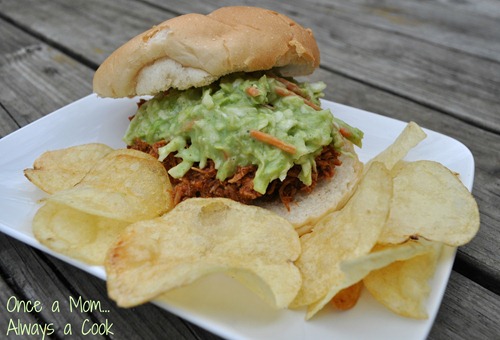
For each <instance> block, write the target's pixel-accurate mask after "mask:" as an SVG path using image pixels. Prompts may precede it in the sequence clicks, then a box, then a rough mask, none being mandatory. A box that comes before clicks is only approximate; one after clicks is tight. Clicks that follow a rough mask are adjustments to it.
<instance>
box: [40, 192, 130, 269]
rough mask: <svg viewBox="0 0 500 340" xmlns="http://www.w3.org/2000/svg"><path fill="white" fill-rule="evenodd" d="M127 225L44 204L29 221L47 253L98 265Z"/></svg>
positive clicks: (63, 207) (51, 203) (60, 206)
mask: <svg viewBox="0 0 500 340" xmlns="http://www.w3.org/2000/svg"><path fill="white" fill-rule="evenodd" d="M127 225H129V223H128V222H124V221H119V220H113V219H109V218H105V217H102V216H96V215H91V214H86V213H84V212H82V211H80V210H76V209H73V208H71V207H68V206H66V205H64V204H59V203H56V202H52V201H48V202H47V203H46V204H45V205H44V206H42V207H41V208H40V209H39V210H38V212H37V214H36V215H35V218H34V219H33V233H34V235H35V237H36V239H37V240H39V241H40V242H41V243H42V244H44V245H45V246H47V247H49V248H50V249H52V250H54V251H56V252H58V253H61V254H64V255H67V256H70V257H71V258H74V259H77V260H80V261H84V262H86V263H89V264H95V265H98V264H102V263H103V262H104V257H105V255H106V252H107V251H108V248H109V245H110V244H111V243H112V242H113V241H114V240H115V239H116V237H117V235H118V234H119V233H120V232H121V231H122V230H123V229H124V228H125V227H126V226H127Z"/></svg>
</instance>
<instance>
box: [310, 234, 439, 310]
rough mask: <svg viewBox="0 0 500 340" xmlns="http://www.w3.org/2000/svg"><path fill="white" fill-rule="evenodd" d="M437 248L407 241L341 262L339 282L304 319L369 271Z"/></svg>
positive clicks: (431, 244)
mask: <svg viewBox="0 0 500 340" xmlns="http://www.w3.org/2000/svg"><path fill="white" fill-rule="evenodd" d="M439 246H440V244H439V243H436V242H431V241H426V240H419V241H417V240H408V241H406V242H404V243H402V244H398V245H393V246H392V247H389V246H387V247H382V246H379V245H376V246H374V248H373V249H372V250H371V252H370V253H369V254H366V255H364V256H360V257H357V258H354V259H348V260H345V261H343V262H341V263H340V271H341V272H342V275H341V276H340V280H339V281H338V282H336V284H335V285H333V286H332V288H331V289H330V291H329V292H328V293H327V294H325V296H323V297H322V298H321V299H320V300H318V301H316V302H315V303H313V304H311V305H309V306H308V309H307V315H306V318H307V319H309V318H311V317H313V316H314V315H315V314H316V313H317V312H318V311H320V310H321V309H322V308H323V307H324V306H325V305H326V304H327V303H328V302H329V301H330V300H331V299H332V298H333V297H334V296H335V295H336V294H338V293H339V292H340V291H341V290H342V289H344V288H346V287H349V286H351V285H353V284H354V283H356V282H359V281H361V280H363V278H365V277H366V276H367V275H368V274H369V273H370V272H371V271H373V270H376V269H380V268H383V267H386V266H388V265H390V264H391V263H393V262H395V261H403V260H407V259H411V258H413V257H415V256H418V255H421V254H424V253H427V252H429V251H431V250H432V249H434V248H436V247H439Z"/></svg>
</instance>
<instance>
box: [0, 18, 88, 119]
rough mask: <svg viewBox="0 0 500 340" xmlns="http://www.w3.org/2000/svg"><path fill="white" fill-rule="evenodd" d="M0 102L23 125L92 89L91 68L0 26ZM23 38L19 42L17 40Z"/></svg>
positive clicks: (7, 26)
mask: <svg viewBox="0 0 500 340" xmlns="http://www.w3.org/2000/svg"><path fill="white" fill-rule="evenodd" d="M0 34H1V35H2V36H3V37H4V39H1V40H0V44H1V45H0V51H2V53H1V54H0V82H2V86H1V88H0V103H1V104H2V105H1V106H2V109H3V110H4V111H6V112H10V113H11V115H15V118H14V120H15V122H16V124H17V125H19V126H24V125H26V124H28V123H30V122H32V121H34V120H36V119H38V118H40V117H43V116H44V115H46V114H47V113H49V112H52V111H54V110H56V109H58V108H60V107H61V106H64V105H66V104H68V103H70V102H72V101H75V100H76V99H79V98H81V97H83V96H85V95H88V94H90V93H91V92H92V86H91V80H92V76H93V70H92V69H89V68H88V67H85V66H84V65H82V64H80V63H78V62H76V61H75V60H73V59H72V58H70V57H68V56H66V55H65V54H63V53H61V52H59V51H57V50H55V49H53V48H51V47H49V46H47V45H46V44H43V43H41V42H40V41H39V40H36V39H34V38H33V37H32V36H30V35H28V34H26V33H24V32H22V31H20V30H18V29H16V28H14V26H12V25H10V24H9V23H2V25H0ZM20 41H22V44H20V43H19V42H20Z"/></svg>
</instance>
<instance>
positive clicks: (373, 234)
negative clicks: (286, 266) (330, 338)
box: [293, 162, 392, 317]
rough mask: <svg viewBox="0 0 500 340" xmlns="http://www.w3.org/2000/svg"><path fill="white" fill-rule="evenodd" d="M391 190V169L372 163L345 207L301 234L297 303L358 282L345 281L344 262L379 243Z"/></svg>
mask: <svg viewBox="0 0 500 340" xmlns="http://www.w3.org/2000/svg"><path fill="white" fill-rule="evenodd" d="M391 194H392V180H391V177H390V175H389V172H388V171H387V169H386V168H385V166H384V165H383V164H382V163H377V162H376V163H372V165H371V166H370V168H369V169H368V171H367V172H366V174H365V176H364V178H363V179H362V180H361V182H360V184H359V187H358V189H357V190H356V192H355V193H354V195H353V196H352V197H351V199H350V200H349V202H348V203H347V204H346V205H345V206H344V208H342V209H341V210H339V211H337V212H334V213H331V214H329V215H326V216H325V217H324V218H322V219H321V220H320V221H319V222H318V223H317V224H316V225H315V226H314V228H313V229H312V232H311V233H309V234H305V235H303V236H302V237H301V238H300V240H301V244H302V253H301V255H300V257H299V259H298V260H297V262H296V265H297V267H299V269H300V271H301V273H302V277H303V284H302V288H301V290H300V291H299V294H298V295H297V297H296V299H295V300H294V302H293V307H300V306H304V305H310V304H312V303H314V302H316V301H318V300H320V299H322V298H323V297H324V296H325V295H326V294H328V293H329V292H332V291H333V290H334V287H335V289H337V292H338V291H340V290H341V289H343V288H346V287H348V286H350V285H351V284H354V283H355V282H357V281H354V282H351V283H350V284H346V283H345V282H344V273H343V271H342V270H341V268H340V263H341V262H342V261H346V260H349V259H355V258H358V257H362V256H364V255H366V254H368V253H369V252H370V250H371V249H372V248H373V246H374V245H375V244H376V243H377V240H378V237H379V235H380V232H381V230H382V228H383V227H384V223H385V220H386V218H387V214H388V211H389V203H390V198H391ZM358 281H359V280H358ZM333 295H335V294H333ZM333 295H332V297H333ZM330 299H331V297H330ZM330 299H329V300H330ZM326 302H328V301H326ZM321 307H322V306H321ZM311 316H312V315H308V317H311Z"/></svg>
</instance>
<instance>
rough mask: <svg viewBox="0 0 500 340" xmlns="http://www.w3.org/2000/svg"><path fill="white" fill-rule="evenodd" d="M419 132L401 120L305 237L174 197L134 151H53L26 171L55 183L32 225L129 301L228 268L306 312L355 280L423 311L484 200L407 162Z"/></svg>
mask: <svg viewBox="0 0 500 340" xmlns="http://www.w3.org/2000/svg"><path fill="white" fill-rule="evenodd" d="M424 138H425V133H424V132H423V131H422V129H420V127H419V126H418V125H417V124H415V123H409V124H408V125H407V126H406V128H405V129H404V131H403V132H402V133H401V135H400V136H399V137H398V138H397V139H396V141H395V142H394V143H393V144H392V145H391V146H390V147H389V148H387V149H386V150H385V151H384V152H382V153H380V154H379V155H378V156H376V157H375V158H373V159H372V160H370V162H368V163H367V164H366V165H365V171H364V174H363V177H362V179H361V180H360V182H359V185H358V187H357V189H356V191H355V192H354V193H353V195H352V197H351V198H350V200H349V201H348V202H347V204H346V205H345V206H344V207H343V208H342V209H340V210H338V211H335V212H332V213H330V214H328V215H326V216H324V217H323V218H322V219H321V220H319V221H318V222H317V223H316V224H315V225H313V226H312V229H311V232H310V233H307V234H305V235H302V236H300V237H299V234H298V233H297V232H296V231H295V230H294V228H293V226H292V225H291V224H290V223H289V222H288V221H286V220H284V219H283V218H281V217H279V216H277V215H275V214H274V213H272V212H270V211H268V210H265V209H263V208H259V207H254V206H247V205H243V204H240V203H236V202H234V201H231V200H229V199H223V198H219V199H214V198H209V199H198V198H193V199H189V200H186V201H184V202H182V203H180V204H178V205H177V206H176V207H173V203H172V194H171V191H172V188H171V185H170V182H169V180H168V176H167V173H166V172H165V170H164V168H163V166H162V165H161V163H159V162H158V161H157V160H155V159H154V158H152V157H151V156H149V155H146V154H143V153H140V152H138V151H134V150H111V149H110V148H109V147H107V146H105V145H102V144H87V145H82V146H77V147H72V148H68V149H64V150H58V151H52V152H47V153H45V154H43V155H41V156H40V158H39V159H37V160H36V161H35V163H34V169H27V170H25V174H26V176H27V177H28V179H30V181H32V182H33V183H34V184H35V185H37V186H38V187H40V188H41V189H43V190H45V191H46V192H47V193H49V194H50V196H49V197H48V198H47V199H46V200H45V202H44V205H43V206H42V207H41V208H40V209H39V211H38V212H37V214H36V215H35V217H34V220H33V232H34V234H35V236H36V238H37V239H38V240H39V241H40V242H41V243H42V244H44V245H46V246H47V247H49V248H51V249H53V250H55V251H57V252H60V253H63V254H65V255H67V256H70V257H74V258H77V259H79V260H82V261H85V262H87V263H90V264H98V265H102V264H104V266H105V268H106V273H107V284H108V293H109V295H110V297H111V298H112V299H114V300H115V301H117V303H118V305H120V306H123V307H131V306H135V305H138V304H141V303H144V302H147V301H150V300H153V299H155V298H156V297H158V296H159V295H161V294H162V293H165V292H166V291H168V290H171V289H175V288H177V287H181V286H183V285H187V284H190V283H192V282H194V281H195V280H196V279H198V278H200V277H201V276H204V275H208V274H211V273H215V272H225V273H228V274H229V275H231V276H233V277H234V278H236V279H237V280H239V281H240V282H241V283H242V284H244V285H245V286H247V287H248V288H250V289H251V290H252V291H253V292H255V294H256V295H258V296H260V297H261V298H262V299H264V300H265V301H266V302H268V303H269V304H270V305H272V306H274V307H276V308H303V307H305V308H307V312H306V319H310V318H311V317H313V316H314V315H315V314H316V313H317V312H318V311H319V310H321V309H322V308H323V307H324V306H325V305H327V304H329V303H330V304H331V305H333V306H334V307H336V308H338V309H341V310H345V309H349V308H352V307H353V306H354V305H355V304H356V302H357V300H358V298H359V296H360V294H361V291H362V289H363V287H365V288H366V290H368V291H369V292H370V293H371V294H372V295H373V296H374V297H375V299H376V300H378V301H379V302H381V303H382V304H383V305H384V306H386V307H387V308H389V309H390V310H392V311H394V312H395V313H397V314H399V315H402V316H406V317H412V318H426V317H427V312H426V310H425V302H426V299H427V297H428V295H429V292H430V288H429V285H428V281H429V279H430V278H431V277H432V276H433V274H434V271H435V268H436V265H437V263H438V259H439V256H440V252H441V249H442V247H443V246H453V247H456V246H460V245H463V244H465V243H467V242H469V241H470V240H471V239H472V238H473V237H474V235H475V234H476V233H477V231H478V228H479V211H478V207H477V204H476V202H475V200H474V198H473V197H472V195H471V194H470V192H469V191H468V190H467V188H466V187H465V186H464V185H463V184H462V183H461V181H460V180H459V178H458V176H457V174H454V173H452V172H451V171H450V170H448V169H447V168H445V167H444V166H443V165H441V164H439V163H437V162H432V161H415V162H406V161H404V160H403V158H404V157H405V156H406V154H407V153H408V151H409V150H410V149H411V148H413V147H414V146H415V145H417V144H418V143H419V142H420V141H421V140H423V139H424Z"/></svg>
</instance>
